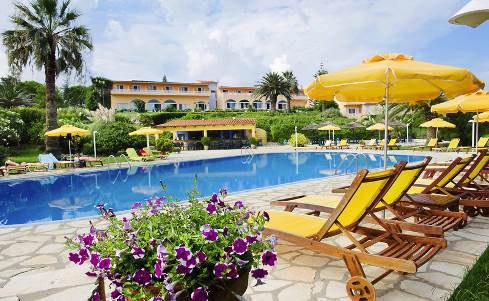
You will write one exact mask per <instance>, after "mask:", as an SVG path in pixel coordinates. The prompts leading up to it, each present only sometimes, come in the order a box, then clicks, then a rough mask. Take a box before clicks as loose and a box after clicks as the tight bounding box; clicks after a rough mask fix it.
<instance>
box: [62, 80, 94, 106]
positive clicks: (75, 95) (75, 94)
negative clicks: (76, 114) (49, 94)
mask: <svg viewBox="0 0 489 301" xmlns="http://www.w3.org/2000/svg"><path fill="white" fill-rule="evenodd" d="M89 95H91V89H90V87H85V86H80V85H78V86H71V87H66V88H65V89H64V90H63V99H64V103H65V104H66V105H68V106H74V107H80V108H81V107H84V106H85V105H86V100H87V97H88V96H89Z"/></svg>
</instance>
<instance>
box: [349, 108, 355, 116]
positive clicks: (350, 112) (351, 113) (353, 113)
mask: <svg viewBox="0 0 489 301" xmlns="http://www.w3.org/2000/svg"><path fill="white" fill-rule="evenodd" d="M347 109H348V114H350V115H356V114H357V109H356V108H347Z"/></svg>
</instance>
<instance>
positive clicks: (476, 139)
mask: <svg viewBox="0 0 489 301" xmlns="http://www.w3.org/2000/svg"><path fill="white" fill-rule="evenodd" d="M477 115H479V113H477ZM478 151H479V118H477V120H476V124H475V153H477V152H478Z"/></svg>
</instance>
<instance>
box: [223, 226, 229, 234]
mask: <svg viewBox="0 0 489 301" xmlns="http://www.w3.org/2000/svg"><path fill="white" fill-rule="evenodd" d="M228 232H229V228H228V227H224V228H223V229H222V235H224V236H228Z"/></svg>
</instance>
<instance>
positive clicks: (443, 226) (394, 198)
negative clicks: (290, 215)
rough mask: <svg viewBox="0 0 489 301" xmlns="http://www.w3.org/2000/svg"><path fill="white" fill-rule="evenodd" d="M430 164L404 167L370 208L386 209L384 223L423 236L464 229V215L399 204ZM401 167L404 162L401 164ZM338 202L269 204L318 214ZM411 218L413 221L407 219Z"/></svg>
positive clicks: (312, 199)
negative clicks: (388, 212) (419, 233)
mask: <svg viewBox="0 0 489 301" xmlns="http://www.w3.org/2000/svg"><path fill="white" fill-rule="evenodd" d="M430 161H431V157H427V158H426V159H425V160H424V161H422V162H420V163H417V164H412V165H409V166H405V167H404V168H403V169H402V171H401V173H400V175H399V176H398V177H397V179H396V181H394V183H393V184H392V186H391V188H390V189H389V190H388V191H387V193H386V195H385V196H384V197H383V198H382V199H381V201H380V202H379V204H378V205H377V206H376V207H375V208H374V209H373V211H374V212H378V211H383V210H389V211H390V212H391V213H392V214H393V215H394V217H393V218H392V219H390V220H386V221H385V222H386V223H391V224H396V225H398V226H399V227H400V228H401V229H402V230H409V231H416V232H421V233H424V234H427V235H438V236H441V235H442V234H443V232H445V231H448V230H451V229H455V230H458V229H459V228H461V227H463V226H465V224H466V223H467V215H466V214H465V213H463V212H447V211H441V210H427V209H425V208H423V207H422V206H412V205H410V204H402V203H401V202H400V200H401V199H402V198H403V197H404V195H405V194H406V192H407V191H408V190H409V188H410V187H411V186H412V185H413V184H414V183H415V181H416V180H417V179H418V178H419V176H420V175H421V173H422V172H423V170H424V169H425V168H426V166H427V165H428V163H429V162H430ZM402 164H403V165H405V164H406V163H405V162H403V163H402ZM348 189H349V186H346V187H341V188H337V189H333V192H336V193H345V192H346V191H348ZM443 197H444V199H445V202H451V201H457V200H458V197H455V196H448V195H444V196H443ZM340 200H341V199H340V198H339V197H336V196H318V195H307V196H306V195H303V196H297V197H293V198H288V199H284V200H278V201H273V202H271V205H275V206H285V210H286V211H293V210H294V209H295V208H301V209H308V210H312V212H309V213H312V214H314V215H319V213H320V212H327V213H330V212H332V211H333V210H334V208H335V207H336V206H337V204H338V203H339V201H340ZM409 218H414V221H413V222H408V221H407V219H409Z"/></svg>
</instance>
